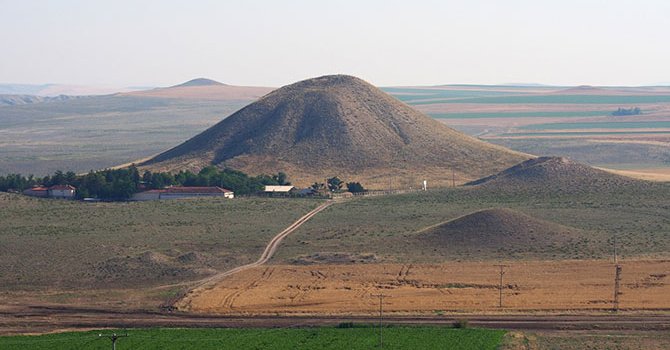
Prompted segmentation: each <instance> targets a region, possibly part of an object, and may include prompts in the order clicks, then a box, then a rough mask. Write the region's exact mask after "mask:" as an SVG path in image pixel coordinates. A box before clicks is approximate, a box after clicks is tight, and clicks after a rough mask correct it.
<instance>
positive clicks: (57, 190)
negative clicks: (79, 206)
mask: <svg viewBox="0 0 670 350" xmlns="http://www.w3.org/2000/svg"><path fill="white" fill-rule="evenodd" d="M76 190H77V189H76V188H75V187H74V186H71V185H54V186H51V187H49V197H51V198H63V199H72V198H74V193H75V191H76Z"/></svg>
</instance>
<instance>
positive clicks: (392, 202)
mask: <svg viewBox="0 0 670 350" xmlns="http://www.w3.org/2000/svg"><path fill="white" fill-rule="evenodd" d="M429 186H430V184H429ZM568 190H570V191H572V193H568V192H566V189H563V190H560V189H558V190H552V189H551V186H547V187H546V188H537V189H532V190H528V191H521V190H518V191H516V192H514V191H513V192H509V193H500V192H498V191H494V190H483V189H476V188H466V187H461V188H458V187H457V188H452V189H444V190H435V191H428V192H420V193H414V194H406V195H396V196H385V197H370V198H362V199H357V200H354V201H349V202H345V203H340V204H338V205H334V206H332V207H330V208H328V209H327V210H325V211H323V212H322V213H320V214H319V215H317V216H316V217H314V218H313V219H312V220H310V221H309V222H307V223H306V224H305V225H303V226H301V227H300V229H298V230H297V231H296V232H295V233H293V234H292V235H291V236H289V237H287V239H286V240H285V241H284V242H283V243H282V246H281V247H280V249H279V251H278V252H277V256H276V258H275V259H274V261H276V262H277V263H293V262H296V261H301V260H305V259H308V260H309V259H311V257H312V255H314V254H315V253H321V254H322V255H324V254H326V255H327V254H332V253H337V252H347V253H350V254H354V255H366V254H367V255H370V256H372V257H373V258H370V259H368V260H371V261H376V262H388V263H438V262H445V261H454V260H470V261H472V260H499V259H503V260H507V259H510V258H511V259H550V260H560V259H601V258H607V257H609V256H610V255H611V251H612V237H613V236H614V235H617V237H618V239H619V242H620V243H621V247H620V249H621V250H620V253H621V254H622V255H623V256H626V257H635V258H644V257H667V255H668V252H670V235H669V234H668V232H670V216H669V214H668V213H670V211H668V209H669V208H670V207H669V206H668V201H667V198H669V197H670V184H668V183H656V184H645V185H644V186H642V187H641V188H637V187H635V188H611V189H600V190H597V191H589V190H588V189H580V188H578V187H573V188H570V189H568ZM485 208H510V209H515V210H518V211H520V212H522V213H525V214H528V215H531V216H533V217H535V218H538V219H543V220H547V221H551V222H554V223H558V224H561V225H564V226H568V227H573V228H576V229H579V230H581V232H582V233H581V235H580V236H576V237H575V238H574V239H573V240H572V241H571V243H569V244H565V245H560V246H541V245H539V244H536V242H528V243H527V244H525V245H515V246H511V245H503V246H497V245H491V244H489V242H487V241H484V242H481V244H479V245H477V246H471V245H466V246H453V245H442V246H435V245H432V244H426V241H424V240H422V239H419V238H420V235H421V233H420V232H419V231H420V230H421V229H423V228H425V227H428V226H432V225H435V224H439V223H442V222H445V221H448V220H452V219H455V218H457V217H460V216H462V215H465V214H469V213H471V212H474V211H477V210H481V209H485Z"/></svg>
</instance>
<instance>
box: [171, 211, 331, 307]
mask: <svg viewBox="0 0 670 350" xmlns="http://www.w3.org/2000/svg"><path fill="white" fill-rule="evenodd" d="M333 203H334V201H332V200H329V201H327V202H325V203H323V204H321V205H319V206H318V207H316V208H314V209H313V210H312V211H310V212H309V213H307V214H305V215H303V216H302V217H301V218H300V219H298V220H296V221H295V222H294V223H292V224H291V225H290V226H289V227H287V228H285V229H284V230H283V231H281V232H279V233H278V234H277V235H276V236H274V237H273V238H272V239H271V240H270V242H269V243H268V245H267V246H266V247H265V250H264V251H263V253H262V254H261V256H260V258H258V260H256V261H255V262H252V263H250V264H246V265H242V266H238V267H236V268H233V269H230V270H228V271H224V272H221V273H218V274H216V275H214V276H211V277H208V278H206V279H204V280H201V281H199V282H198V283H197V284H196V286H195V287H193V288H192V289H191V290H190V291H189V292H188V293H186V295H185V296H184V297H183V298H181V299H180V300H178V301H177V302H176V303H175V304H174V306H175V307H176V308H177V309H179V310H188V309H190V304H191V299H192V298H194V297H197V296H198V295H200V294H201V293H202V292H203V291H205V290H208V289H211V288H213V287H214V286H215V285H216V284H218V283H219V282H220V281H221V280H223V279H224V278H226V277H228V276H231V275H234V274H236V273H238V272H242V271H245V270H249V269H252V268H255V267H258V266H261V265H263V264H265V263H267V262H268V261H269V260H270V259H271V258H272V256H273V255H274V253H275V252H276V251H277V247H279V244H281V242H282V240H283V239H284V238H285V237H286V236H288V235H290V234H291V233H293V232H294V231H295V230H297V229H298V228H299V227H300V226H302V224H304V223H305V222H307V221H309V219H311V218H312V217H314V215H316V214H318V213H320V212H321V211H323V210H324V209H326V208H328V207H329V206H331V205H332V204H333ZM238 294H239V293H238ZM234 298H235V296H233V297H232V299H231V300H230V303H231V304H232V302H233V300H234Z"/></svg>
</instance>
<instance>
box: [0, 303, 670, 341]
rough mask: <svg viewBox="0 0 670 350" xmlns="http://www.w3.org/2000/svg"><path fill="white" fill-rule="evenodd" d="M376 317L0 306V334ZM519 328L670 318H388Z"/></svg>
mask: <svg viewBox="0 0 670 350" xmlns="http://www.w3.org/2000/svg"><path fill="white" fill-rule="evenodd" d="M378 320H379V319H378V318H377V317H376V316H211V315H197V314H189V313H181V312H178V313H168V312H151V311H143V310H130V311H114V310H101V309H92V308H91V309H87V308H73V307H62V306H54V307H48V306H30V307H25V306H15V307H14V306H8V307H0V335H7V334H27V333H45V332H52V331H56V330H85V329H101V328H149V327H191V328H198V327H307V326H329V325H337V324H338V323H341V322H355V323H375V322H378ZM456 320H468V323H469V325H471V326H473V327H486V328H501V329H518V330H594V329H597V330H654V331H668V330H670V315H655V316H653V315H639V314H638V315H630V314H622V315H605V314H601V315H528V314H515V315H466V316H454V315H444V316H439V315H433V316H402V315H400V316H398V315H388V316H385V317H384V322H385V323H388V324H426V325H451V324H453V322H455V321H456Z"/></svg>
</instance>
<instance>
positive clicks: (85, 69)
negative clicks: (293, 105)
mask: <svg viewBox="0 0 670 350" xmlns="http://www.w3.org/2000/svg"><path fill="white" fill-rule="evenodd" d="M668 18H670V1H667V0H635V1H626V0H607V1H600V0H555V1H553V0H504V1H502V0H490V1H489V0H467V1H465V0H464V1H449V0H435V1H431V0H425V1H421V0H412V1H409V0H405V1H394V0H380V1H377V0H371V1H366V0H353V1H349V0H342V1H337V0H330V1H314V0H311V1H309V0H305V1H299V0H296V1H292V0H281V1H276V0H275V1H269V0H268V1H255V0H243V1H233V0H228V1H227V0H219V1H205V0H189V1H186V0H183V1H170V0H155V1H150V0H144V1H143V0H133V1H126V0H113V1H105V0H95V1H91V0H58V1H56V0H51V1H49V0H43V1H38V0H21V1H17V0H0V43H2V46H1V49H0V83H27V84H41V83H60V84H79V85H116V86H168V85H174V84H178V83H181V82H184V81H187V80H189V79H192V78H196V77H207V78H211V79H215V80H218V81H221V82H224V83H228V84H233V85H252V86H281V85H285V84H289V83H292V82H294V81H297V80H301V79H306V78H310V77H315V76H320V75H326V74H340V73H342V74H351V75H355V76H358V77H361V78H363V79H365V80H368V81H370V82H371V83H373V84H375V85H378V86H393V85H395V86H399V85H437V84H454V83H461V84H503V83H542V84H550V85H563V86H568V85H610V86H613V85H618V86H621V85H626V86H637V85H653V84H661V83H666V84H667V83H669V82H670V45H669V42H670V39H669V37H670V36H669V35H668V34H670V25H669V24H668Z"/></svg>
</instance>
